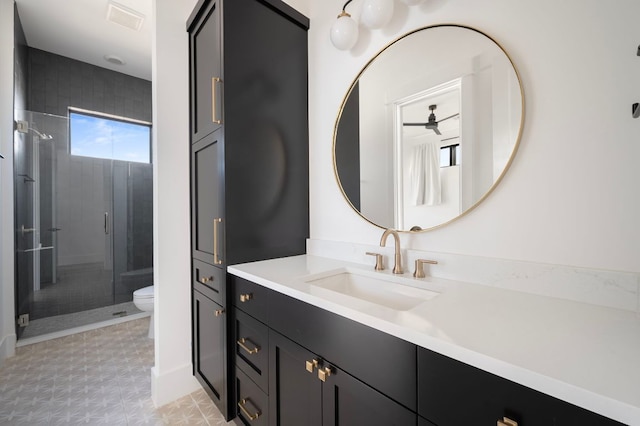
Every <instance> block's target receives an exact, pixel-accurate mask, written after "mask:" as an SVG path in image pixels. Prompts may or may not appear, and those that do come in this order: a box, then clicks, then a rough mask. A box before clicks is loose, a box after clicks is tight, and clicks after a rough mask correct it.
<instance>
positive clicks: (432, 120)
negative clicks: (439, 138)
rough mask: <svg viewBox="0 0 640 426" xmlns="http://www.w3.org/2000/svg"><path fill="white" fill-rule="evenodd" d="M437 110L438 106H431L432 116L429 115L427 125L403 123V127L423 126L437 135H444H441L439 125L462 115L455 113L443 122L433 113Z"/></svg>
mask: <svg viewBox="0 0 640 426" xmlns="http://www.w3.org/2000/svg"><path fill="white" fill-rule="evenodd" d="M436 108H438V106H437V105H429V110H430V111H431V114H429V121H427V122H426V123H402V125H403V126H423V127H424V128H425V129H427V130H433V131H434V132H435V133H436V135H441V134H442V133H440V130H438V123H442V122H443V121H445V120H448V119H450V118H453V117H457V116H458V115H460V113H455V114H452V115H450V116H448V117H445V118H443V119H441V120H436V114H435V113H434V112H433V111H435V110H436Z"/></svg>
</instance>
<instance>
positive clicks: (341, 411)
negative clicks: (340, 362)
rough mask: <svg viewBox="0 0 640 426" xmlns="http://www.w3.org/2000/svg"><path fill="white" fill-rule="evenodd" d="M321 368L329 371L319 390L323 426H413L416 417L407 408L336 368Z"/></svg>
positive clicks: (416, 419)
mask: <svg viewBox="0 0 640 426" xmlns="http://www.w3.org/2000/svg"><path fill="white" fill-rule="evenodd" d="M323 368H329V369H330V374H329V375H328V376H327V377H326V378H325V380H326V381H325V382H324V386H323V389H322V398H323V403H322V419H323V426H350V425H367V426H378V425H379V426H391V425H397V426H409V425H414V426H415V425H416V423H417V421H418V416H417V414H416V413H414V412H412V411H410V410H409V409H408V408H406V407H403V406H402V405H400V404H398V403H397V402H395V401H393V400H392V399H390V398H387V397H386V396H384V395H383V394H381V393H380V392H378V391H376V390H375V389H373V388H371V387H369V386H367V385H366V384H364V383H362V382H361V381H359V380H358V379H356V378H354V377H353V376H350V375H349V374H347V373H345V372H344V371H341V370H340V369H339V368H335V367H331V366H327V365H326V363H325V365H324V366H323Z"/></svg>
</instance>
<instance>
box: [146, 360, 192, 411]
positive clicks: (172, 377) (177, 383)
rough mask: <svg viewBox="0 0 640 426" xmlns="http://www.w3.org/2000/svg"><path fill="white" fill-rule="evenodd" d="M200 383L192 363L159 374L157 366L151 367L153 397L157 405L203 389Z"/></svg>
mask: <svg viewBox="0 0 640 426" xmlns="http://www.w3.org/2000/svg"><path fill="white" fill-rule="evenodd" d="M201 388H202V386H200V383H198V381H197V380H196V378H195V377H194V376H193V374H192V371H191V364H187V365H184V366H182V367H180V368H177V369H175V370H172V371H169V372H168V373H164V374H162V375H158V369H157V368H156V367H153V368H151V399H152V400H153V404H154V405H155V406H156V407H161V406H163V405H165V404H168V403H170V402H173V401H175V400H176V399H179V398H182V397H183V396H185V395H189V394H190V393H193V392H195V391H197V390H199V389H201Z"/></svg>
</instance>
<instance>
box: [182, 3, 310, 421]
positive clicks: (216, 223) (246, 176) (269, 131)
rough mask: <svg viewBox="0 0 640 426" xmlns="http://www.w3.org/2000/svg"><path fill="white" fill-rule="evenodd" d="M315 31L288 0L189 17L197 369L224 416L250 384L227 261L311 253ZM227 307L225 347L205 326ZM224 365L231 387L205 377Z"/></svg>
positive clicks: (211, 8) (201, 7) (200, 7)
mask: <svg viewBox="0 0 640 426" xmlns="http://www.w3.org/2000/svg"><path fill="white" fill-rule="evenodd" d="M308 28H309V20H308V19H307V18H306V17H304V16H303V15H301V14H300V13H298V12H297V11H296V10H295V9H293V8H292V7H290V6H289V5H287V4H286V3H284V2H282V1H281V0H200V1H198V3H197V5H196V7H195V9H194V12H193V13H192V14H191V16H190V18H189V20H188V22H187V31H188V33H189V55H190V57H189V70H190V71H189V74H190V138H191V143H190V150H191V151H190V153H191V155H190V161H191V239H192V243H191V245H192V248H191V253H192V262H193V265H194V267H193V274H194V276H193V277H192V282H193V285H192V288H193V301H194V303H193V306H194V310H193V313H192V322H193V326H192V329H193V339H194V344H193V347H194V353H193V355H194V359H193V363H194V374H195V376H196V377H197V378H198V380H199V381H200V383H201V384H202V385H203V386H204V388H205V390H207V392H208V393H209V395H211V397H212V399H214V400H215V401H216V403H217V405H218V408H219V409H220V410H221V411H222V413H223V414H224V415H225V417H226V418H231V417H233V416H235V413H236V411H237V410H238V409H239V408H238V405H237V402H236V401H235V399H236V397H235V393H234V389H235V386H237V383H245V385H244V387H243V388H247V389H249V388H250V386H249V385H248V384H247V382H246V380H247V379H246V378H245V377H244V376H243V377H242V378H239V379H238V380H239V381H238V382H236V380H235V378H234V376H235V368H234V354H233V351H231V350H229V351H227V348H230V347H235V346H237V345H236V343H237V342H236V341H234V340H232V338H231V334H232V333H231V332H230V329H231V328H232V326H233V324H234V318H233V316H232V315H233V312H230V311H229V310H228V307H229V306H230V304H229V300H228V297H229V293H228V292H227V291H226V287H227V285H228V284H227V276H226V266H227V265H229V264H235V263H242V262H249V261H255V260H262V259H270V258H276V257H283V256H291V255H296V254H302V253H305V250H306V246H305V245H306V238H307V237H308V236H309V196H308V175H309V160H308V156H309V148H308V118H307V115H308V114H307V110H308V108H307V74H308V73H307V64H308V58H307V30H308ZM207 265H208V266H207ZM207 267H209V268H211V270H210V271H209V272H206V273H204V272H203V273H200V272H199V271H204V270H205V269H207ZM196 274H200V275H198V276H196ZM202 297H205V298H206V299H207V300H209V301H211V302H213V303H215V304H216V305H217V306H214V305H211V304H210V303H205V300H203V299H202ZM198 306H199V309H200V310H201V311H200V313H198V312H196V307H198ZM203 309H212V310H213V311H211V312H208V313H205V312H203V311H202V310H203ZM220 310H222V312H223V313H222V314H221V317H222V318H218V319H220V320H222V321H221V322H222V323H224V324H225V327H226V328H225V329H224V330H223V332H224V339H222V340H220V338H219V335H218V334H217V332H218V329H216V330H215V332H214V331H207V330H209V328H210V327H211V326H212V325H213V324H212V323H207V324H206V326H205V325H203V324H201V322H202V321H204V320H207V321H213V320H214V317H212V315H213V312H214V311H220ZM216 324H217V323H216ZM221 342H225V344H222V343H221ZM197 348H202V349H205V348H206V349H207V354H208V355H207V356H206V357H205V356H202V353H198V351H197ZM213 348H218V350H220V351H223V356H222V357H218V354H216V356H209V354H211V353H212V351H213ZM266 350H267V348H266V347H265V351H266ZM201 352H202V351H201ZM198 357H199V358H198ZM219 359H222V360H223V364H224V366H223V367H222V368H223V370H225V375H222V376H221V377H222V379H223V380H225V383H224V384H222V385H219V386H217V387H214V385H213V383H212V382H211V380H209V379H208V378H207V377H208V376H207V375H206V374H203V372H210V371H213V370H214V369H217V368H219V365H218V364H216V365H215V366H214V365H213V364H211V365H207V363H213V362H216V363H217V362H218V361H219ZM243 380H244V382H242V381H243ZM249 380H251V379H249ZM218 395H220V396H218ZM225 395H226V396H228V397H226V396H225Z"/></svg>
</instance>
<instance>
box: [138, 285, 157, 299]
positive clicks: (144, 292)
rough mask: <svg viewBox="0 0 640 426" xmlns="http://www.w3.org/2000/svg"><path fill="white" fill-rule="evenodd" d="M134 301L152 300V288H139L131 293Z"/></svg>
mask: <svg viewBox="0 0 640 426" xmlns="http://www.w3.org/2000/svg"><path fill="white" fill-rule="evenodd" d="M133 298H134V299H153V286H152V285H150V286H149V287H143V288H139V289H138V290H136V291H134V292H133Z"/></svg>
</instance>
